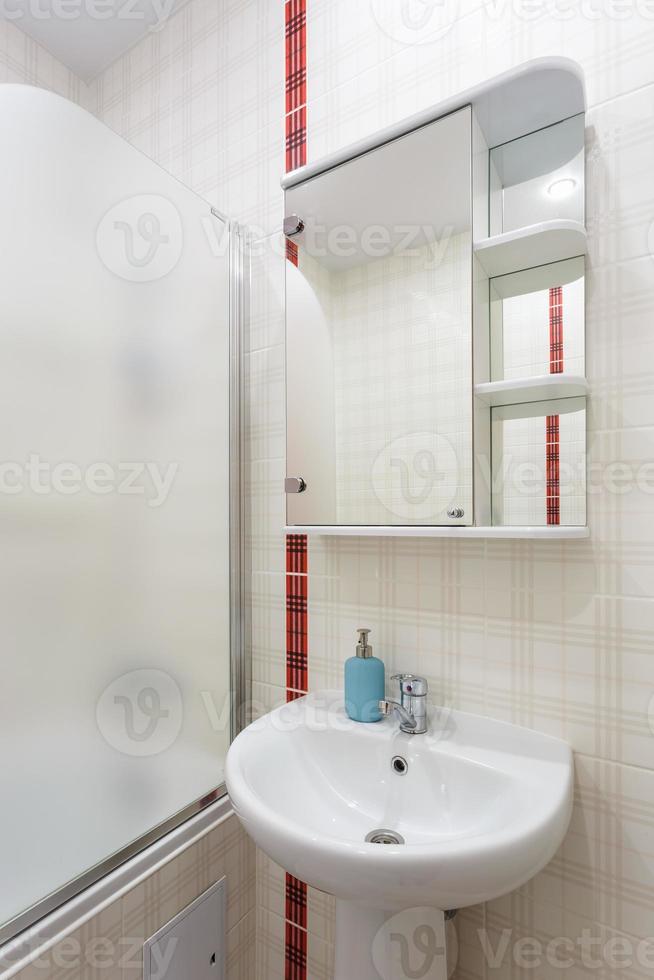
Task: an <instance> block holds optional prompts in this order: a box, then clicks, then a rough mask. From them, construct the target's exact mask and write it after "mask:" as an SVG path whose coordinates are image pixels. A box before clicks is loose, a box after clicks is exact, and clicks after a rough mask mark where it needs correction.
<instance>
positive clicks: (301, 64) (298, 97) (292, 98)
mask: <svg viewBox="0 0 654 980" xmlns="http://www.w3.org/2000/svg"><path fill="white" fill-rule="evenodd" d="M285 13H286V112H287V113H289V112H293V110H294V109H299V107H300V106H303V105H306V102H307V11H306V0H288V3H287V4H286V11H285Z"/></svg>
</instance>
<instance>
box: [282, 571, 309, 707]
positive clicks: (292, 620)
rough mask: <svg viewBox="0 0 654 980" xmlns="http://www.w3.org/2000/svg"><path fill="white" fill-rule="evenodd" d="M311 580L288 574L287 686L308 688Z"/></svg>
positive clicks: (290, 688) (300, 689)
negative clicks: (308, 592)
mask: <svg viewBox="0 0 654 980" xmlns="http://www.w3.org/2000/svg"><path fill="white" fill-rule="evenodd" d="M307 590H308V580H307V576H306V574H305V575H293V574H287V576H286V687H287V688H288V689H289V690H291V691H303V692H306V691H307V690H308V679H309V678H308V670H309V663H308V622H307Z"/></svg>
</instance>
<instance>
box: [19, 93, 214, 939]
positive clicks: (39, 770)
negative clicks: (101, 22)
mask: <svg viewBox="0 0 654 980" xmlns="http://www.w3.org/2000/svg"><path fill="white" fill-rule="evenodd" d="M0 145H1V147H2V150H1V152H0V216H1V220H0V255H1V260H2V283H3V285H2V291H1V292H0V535H1V541H2V546H1V548H0V578H1V587H0V624H1V627H2V676H1V679H0V733H1V738H0V753H1V767H0V772H1V782H0V793H1V805H0V867H1V868H2V872H1V876H0V939H3V938H7V937H8V936H9V935H10V934H11V933H12V932H15V931H17V928H18V927H19V926H22V925H25V924H27V922H28V921H29V918H30V914H29V913H28V912H27V910H29V909H30V908H31V907H35V906H37V907H38V909H39V910H45V909H44V905H43V900H44V899H45V898H46V896H52V895H53V893H57V892H59V891H60V889H62V888H63V886H65V885H66V884H67V883H69V882H71V881H73V880H75V879H78V878H79V877H80V876H82V875H84V873H85V872H88V871H89V869H92V868H93V867H94V866H97V865H99V864H102V863H104V862H106V861H107V858H108V857H109V856H111V855H115V854H116V853H117V852H121V851H124V849H125V848H126V847H127V846H128V845H130V843H132V842H135V841H138V840H141V839H142V838H143V837H144V835H147V834H149V833H150V832H152V831H153V829H154V828H157V827H160V826H161V824H162V823H163V822H165V821H167V820H169V819H170V818H171V817H173V816H174V815H176V814H179V813H180V812H182V811H184V812H188V808H189V807H190V806H191V805H193V804H197V802H198V801H199V800H201V799H204V800H206V799H207V798H208V797H209V798H210V797H211V795H212V793H213V792H214V791H215V790H216V788H218V787H220V785H221V784H222V781H223V763H224V758H225V753H226V750H227V747H228V744H229V738H230V579H229V568H230V554H229V551H230V537H229V517H230V514H229V507H230V478H229V458H230V327H229V241H228V229H227V227H226V225H225V224H224V223H223V222H222V221H221V220H220V219H219V218H218V217H217V216H216V215H215V214H213V213H212V211H211V208H210V206H209V205H208V204H207V203H206V202H205V201H203V200H201V199H200V198H198V197H197V196H195V195H194V194H193V193H192V192H191V191H190V190H188V189H187V188H186V187H184V186H183V185H182V184H181V183H178V182H177V181H176V180H175V179H174V178H173V177H172V176H170V175H169V174H168V173H166V172H164V171H163V170H161V169H160V168H158V167H157V166H156V165H155V164H154V163H153V162H152V161H150V160H149V159H147V158H146V157H145V156H142V155H141V154H140V153H139V152H138V151H137V150H135V149H134V148H133V147H131V146H130V145H128V144H127V143H125V142H123V141H122V140H121V139H120V138H119V137H117V136H116V135H115V134H113V133H112V132H111V131H110V130H109V129H108V128H107V127H105V126H103V125H102V124H101V123H100V122H98V121H97V120H96V119H94V118H93V117H92V116H91V115H89V114H88V113H86V112H84V111H83V110H82V109H80V108H78V107H77V106H75V105H73V104H72V103H69V102H67V101H66V100H64V99H62V98H59V97H57V96H55V95H52V94H50V93H47V92H44V91H41V90H38V89H35V88H30V87H23V86H18V85H3V86H0ZM39 903H41V904H39ZM45 904H46V905H47V904H48V903H47V902H46V903H45Z"/></svg>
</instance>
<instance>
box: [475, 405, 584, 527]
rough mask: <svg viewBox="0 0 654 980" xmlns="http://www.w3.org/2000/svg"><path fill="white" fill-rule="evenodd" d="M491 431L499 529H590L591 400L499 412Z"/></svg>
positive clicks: (495, 411)
mask: <svg viewBox="0 0 654 980" xmlns="http://www.w3.org/2000/svg"><path fill="white" fill-rule="evenodd" d="M491 429H492V447H493V448H492V456H493V496H492V499H493V524H495V525H503V526H504V525H535V526H540V525H546V524H550V525H557V524H561V525H573V526H574V525H583V524H585V523H586V400H585V398H560V399H556V400H553V401H548V402H532V403H530V404H525V405H507V406H505V407H502V408H494V409H492V413H491Z"/></svg>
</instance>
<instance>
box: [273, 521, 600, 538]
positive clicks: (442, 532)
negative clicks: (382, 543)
mask: <svg viewBox="0 0 654 980" xmlns="http://www.w3.org/2000/svg"><path fill="white" fill-rule="evenodd" d="M284 530H285V532H286V534H315V535H322V536H329V537H354V538H382V537H384V538H387V537H393V538H468V539H469V538H526V539H531V540H538V541H562V540H563V541H570V540H579V539H581V538H588V537H590V529H589V528H588V527H580V526H579V527H578V526H575V527H570V526H569V527H563V526H561V525H557V526H545V527H543V526H533V525H530V526H524V527H452V526H437V527H425V526H423V525H413V524H412V525H401V526H400V525H388V526H381V525H374V526H368V527H359V526H353V525H349V524H348V525H317V524H296V525H287V526H286V527H285V528H284Z"/></svg>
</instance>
